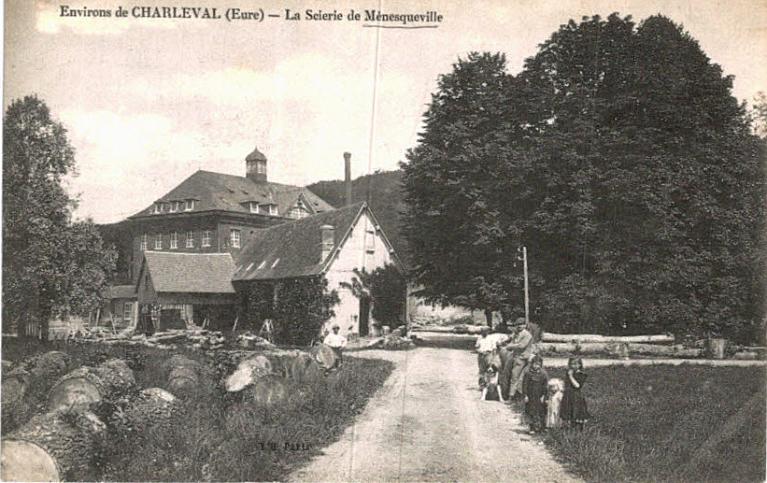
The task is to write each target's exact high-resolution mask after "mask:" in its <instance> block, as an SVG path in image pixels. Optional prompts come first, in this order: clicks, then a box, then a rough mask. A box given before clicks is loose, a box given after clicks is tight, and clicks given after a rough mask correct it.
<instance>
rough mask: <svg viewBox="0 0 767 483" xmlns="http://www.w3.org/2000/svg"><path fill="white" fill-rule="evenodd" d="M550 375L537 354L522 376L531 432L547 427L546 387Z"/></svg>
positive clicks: (526, 411)
mask: <svg viewBox="0 0 767 483" xmlns="http://www.w3.org/2000/svg"><path fill="white" fill-rule="evenodd" d="M548 382H549V376H548V374H546V371H544V370H543V359H541V357H540V356H538V355H535V356H533V359H532V360H531V361H530V369H529V370H528V371H527V373H525V375H524V377H523V378H522V393H523V394H524V395H525V416H526V419H527V422H528V424H530V433H537V432H540V431H543V430H544V429H545V428H546V393H547V390H546V387H547V385H548Z"/></svg>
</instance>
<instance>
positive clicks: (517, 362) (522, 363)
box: [501, 317, 535, 400]
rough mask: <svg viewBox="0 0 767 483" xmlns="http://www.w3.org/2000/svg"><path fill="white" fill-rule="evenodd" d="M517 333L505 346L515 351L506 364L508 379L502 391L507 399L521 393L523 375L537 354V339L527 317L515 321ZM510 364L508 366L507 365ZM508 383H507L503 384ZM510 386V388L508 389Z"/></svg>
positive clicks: (502, 386)
mask: <svg viewBox="0 0 767 483" xmlns="http://www.w3.org/2000/svg"><path fill="white" fill-rule="evenodd" d="M514 327H515V329H516V330H517V335H516V336H515V337H514V338H513V339H512V341H511V342H510V343H508V344H506V346H505V347H504V348H505V349H506V351H513V353H512V354H511V357H509V358H508V359H507V361H505V362H507V363H505V364H504V376H505V378H506V380H504V381H502V384H501V391H502V393H503V392H506V391H508V393H506V394H503V396H504V398H506V399H507V400H508V399H509V398H512V399H515V398H517V397H518V395H521V386H522V376H523V375H524V370H525V368H526V367H527V364H528V362H529V361H530V359H531V358H532V357H533V355H534V354H535V340H534V338H533V334H532V333H531V330H532V328H530V327H528V325H527V324H525V319H524V318H523V317H519V318H518V319H517V320H516V322H515V323H514ZM507 365H508V366H509V367H508V368H507V367H506V366H507ZM503 383H506V384H503ZM506 387H508V389H506Z"/></svg>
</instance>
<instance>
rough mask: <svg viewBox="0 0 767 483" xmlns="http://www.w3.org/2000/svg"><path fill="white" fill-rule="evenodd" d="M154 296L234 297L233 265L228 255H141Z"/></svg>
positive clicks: (157, 253) (170, 253)
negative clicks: (205, 294)
mask: <svg viewBox="0 0 767 483" xmlns="http://www.w3.org/2000/svg"><path fill="white" fill-rule="evenodd" d="M144 269H145V270H146V269H148V270H149V275H150V276H151V277H152V284H153V286H154V289H155V291H156V292H175V293H234V287H232V273H233V272H234V261H233V260H232V257H231V255H229V254H228V253H172V252H152V251H147V252H144Z"/></svg>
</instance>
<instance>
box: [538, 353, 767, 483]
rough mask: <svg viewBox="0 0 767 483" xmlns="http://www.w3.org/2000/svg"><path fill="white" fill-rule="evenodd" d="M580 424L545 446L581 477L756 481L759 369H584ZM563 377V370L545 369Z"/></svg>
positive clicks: (761, 405)
mask: <svg viewBox="0 0 767 483" xmlns="http://www.w3.org/2000/svg"><path fill="white" fill-rule="evenodd" d="M587 372H588V374H589V380H588V382H587V383H586V385H585V386H584V391H585V393H586V397H587V399H588V402H589V410H590V412H591V413H592V416H593V417H594V420H593V421H592V423H591V424H590V426H589V427H587V429H585V430H584V431H582V432H577V431H567V430H562V431H554V432H550V433H549V434H548V435H547V436H546V439H545V442H546V445H547V446H548V447H549V448H550V449H552V451H553V452H554V454H555V455H556V456H557V457H558V459H560V460H561V461H563V462H564V463H566V464H567V465H568V466H569V467H570V468H571V469H572V470H573V471H574V472H575V473H577V474H578V475H580V476H582V477H584V478H585V479H587V480H589V481H600V482H601V481H604V482H612V481H728V482H729V481H738V482H745V481H764V480H765V369H764V368H758V367H751V368H739V367H702V366H677V367H673V366H655V367H607V368H594V369H588V368H587ZM549 374H550V376H552V377H564V371H550V372H549Z"/></svg>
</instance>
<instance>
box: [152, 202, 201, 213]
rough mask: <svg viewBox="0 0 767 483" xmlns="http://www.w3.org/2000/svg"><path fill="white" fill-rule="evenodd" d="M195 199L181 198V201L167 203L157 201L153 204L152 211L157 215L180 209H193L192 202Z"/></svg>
mask: <svg viewBox="0 0 767 483" xmlns="http://www.w3.org/2000/svg"><path fill="white" fill-rule="evenodd" d="M195 201H196V200H192V199H189V200H183V201H180V200H179V201H171V202H169V203H163V202H157V203H155V204H154V211H152V213H154V214H155V215H159V214H160V213H178V212H181V211H192V210H194V202H195Z"/></svg>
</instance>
